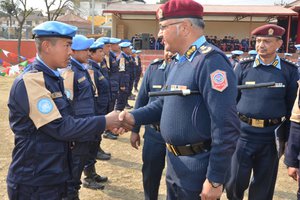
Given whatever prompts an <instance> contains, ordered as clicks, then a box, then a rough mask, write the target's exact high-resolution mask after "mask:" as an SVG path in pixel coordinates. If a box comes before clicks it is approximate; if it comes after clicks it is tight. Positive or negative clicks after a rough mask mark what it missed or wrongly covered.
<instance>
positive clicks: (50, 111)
mask: <svg viewBox="0 0 300 200" xmlns="http://www.w3.org/2000/svg"><path fill="white" fill-rule="evenodd" d="M23 80H24V83H25V87H26V91H27V95H28V102H29V109H30V112H29V117H30V119H31V120H32V121H33V123H34V125H35V127H36V128H37V129H38V128H40V127H41V126H43V125H45V124H48V123H49V122H51V121H54V120H55V119H58V118H61V114H60V112H59V110H58V109H57V107H56V104H55V103H54V101H53V100H52V96H51V92H50V91H49V90H47V88H46V86H45V80H44V74H43V72H38V73H27V74H25V75H24V76H23Z"/></svg>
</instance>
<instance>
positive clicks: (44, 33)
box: [32, 21, 77, 39]
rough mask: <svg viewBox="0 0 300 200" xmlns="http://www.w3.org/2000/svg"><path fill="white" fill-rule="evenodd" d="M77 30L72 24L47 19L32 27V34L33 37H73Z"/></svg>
mask: <svg viewBox="0 0 300 200" xmlns="http://www.w3.org/2000/svg"><path fill="white" fill-rule="evenodd" d="M76 31H77V27H76V26H71V25H69V24H65V23H62V22H58V21H47V22H44V23H41V24H39V25H38V26H36V27H35V28H34V29H32V34H33V38H40V37H62V38H70V39H72V37H74V36H75V34H76Z"/></svg>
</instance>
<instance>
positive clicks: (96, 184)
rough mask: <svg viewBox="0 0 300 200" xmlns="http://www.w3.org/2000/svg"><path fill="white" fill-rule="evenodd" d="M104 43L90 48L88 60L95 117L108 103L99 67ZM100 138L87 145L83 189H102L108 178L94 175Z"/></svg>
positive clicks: (107, 92)
mask: <svg viewBox="0 0 300 200" xmlns="http://www.w3.org/2000/svg"><path fill="white" fill-rule="evenodd" d="M103 45H104V43H101V42H94V43H93V44H92V45H91V46H90V48H89V53H90V59H89V60H88V65H87V70H88V73H89V75H90V77H91V80H92V82H93V84H94V85H95V86H96V87H95V110H96V115H105V114H106V113H107V106H108V101H109V82H108V80H106V79H105V77H104V76H103V74H102V73H101V71H100V66H99V65H98V63H101V62H102V60H103V58H104V53H103V51H102V48H103ZM101 139H102V138H101V136H99V137H98V138H97V140H95V141H91V142H90V143H89V146H90V151H89V153H88V157H87V162H86V164H85V166H84V175H85V176H86V177H85V178H84V180H83V184H82V185H83V187H86V188H90V189H103V188H104V185H101V184H100V183H101V182H107V180H108V178H107V177H105V176H100V175H98V174H97V173H96V168H95V163H96V158H97V157H98V151H99V147H100V143H101ZM99 156H101V157H100V158H103V159H105V160H109V159H110V155H107V154H104V153H103V154H100V153H99Z"/></svg>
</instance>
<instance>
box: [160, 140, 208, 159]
mask: <svg viewBox="0 0 300 200" xmlns="http://www.w3.org/2000/svg"><path fill="white" fill-rule="evenodd" d="M166 146H167V149H168V150H169V151H170V152H171V153H173V154H174V155H175V156H189V155H195V154H198V153H203V152H207V151H209V150H210V148H211V140H207V141H204V142H199V143H195V144H187V145H184V146H175V145H172V144H169V143H166Z"/></svg>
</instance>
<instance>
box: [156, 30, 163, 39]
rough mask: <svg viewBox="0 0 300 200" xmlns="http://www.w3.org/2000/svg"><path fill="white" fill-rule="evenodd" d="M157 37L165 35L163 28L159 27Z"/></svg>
mask: <svg viewBox="0 0 300 200" xmlns="http://www.w3.org/2000/svg"><path fill="white" fill-rule="evenodd" d="M157 37H163V31H162V30H161V29H159V31H158V33H157Z"/></svg>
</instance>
